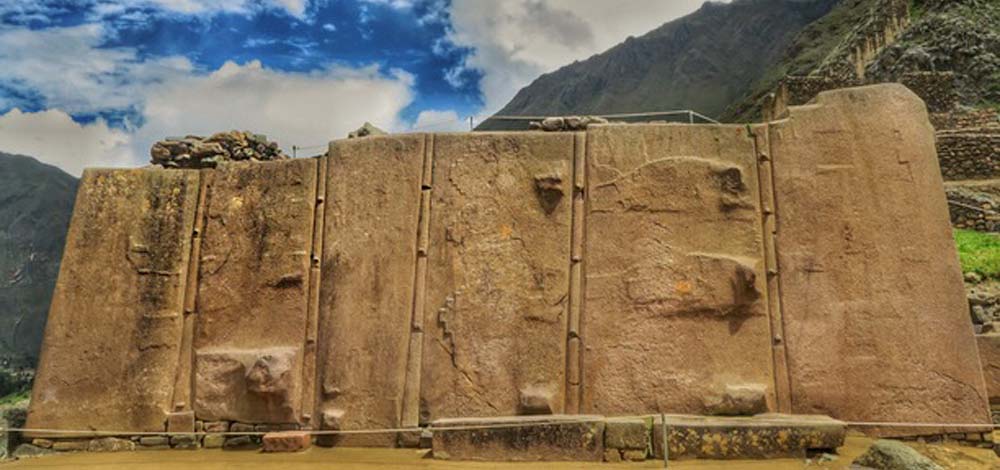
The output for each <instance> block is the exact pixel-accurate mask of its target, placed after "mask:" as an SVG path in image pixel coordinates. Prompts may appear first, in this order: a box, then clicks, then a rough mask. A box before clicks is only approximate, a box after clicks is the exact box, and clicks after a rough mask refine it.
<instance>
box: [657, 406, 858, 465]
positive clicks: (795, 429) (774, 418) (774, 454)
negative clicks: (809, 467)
mask: <svg viewBox="0 0 1000 470" xmlns="http://www.w3.org/2000/svg"><path fill="white" fill-rule="evenodd" d="M666 418H667V448H668V449H669V450H670V454H669V457H670V459H690V458H698V459H714V460H729V459H774V458H802V457H805V456H806V452H807V451H809V450H811V449H813V450H831V449H836V448H838V447H840V446H842V445H844V437H845V435H846V433H847V425H846V424H844V423H842V422H840V421H837V420H834V419H831V418H828V417H826V416H816V415H812V416H791V415H779V414H771V415H760V416H755V417H752V418H747V417H739V418H722V417H702V416H682V415H667V416H666ZM653 454H654V455H655V456H656V457H657V458H659V459H662V458H663V421H662V420H661V419H660V417H659V416H656V417H654V419H653Z"/></svg>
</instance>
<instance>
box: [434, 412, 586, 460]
mask: <svg viewBox="0 0 1000 470" xmlns="http://www.w3.org/2000/svg"><path fill="white" fill-rule="evenodd" d="M519 424H520V425H523V426H518V425H519ZM468 426H472V427H475V426H494V427H492V428H486V429H462V428H463V427H468ZM431 427H432V428H433V430H434V437H433V455H434V458H436V459H445V460H483V461H529V462H530V461H557V460H573V461H601V460H602V459H603V458H604V419H603V418H602V417H600V416H585V415H553V416H514V417H496V418H455V419H440V420H436V421H434V422H433V423H432V424H431ZM448 428H457V429H448Z"/></svg>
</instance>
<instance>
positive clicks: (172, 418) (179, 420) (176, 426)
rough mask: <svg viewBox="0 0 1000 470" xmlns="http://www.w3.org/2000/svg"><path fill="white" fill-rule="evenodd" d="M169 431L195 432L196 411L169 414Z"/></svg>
mask: <svg viewBox="0 0 1000 470" xmlns="http://www.w3.org/2000/svg"><path fill="white" fill-rule="evenodd" d="M167 432H194V412H193V411H178V412H174V413H170V414H168V415H167Z"/></svg>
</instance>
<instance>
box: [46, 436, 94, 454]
mask: <svg viewBox="0 0 1000 470" xmlns="http://www.w3.org/2000/svg"><path fill="white" fill-rule="evenodd" d="M88 446H90V441H87V440H79V439H67V440H64V441H57V442H55V443H53V444H52V450H55V451H59V452H76V451H80V450H87V447H88Z"/></svg>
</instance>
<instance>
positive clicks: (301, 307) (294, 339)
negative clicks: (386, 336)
mask: <svg viewBox="0 0 1000 470" xmlns="http://www.w3.org/2000/svg"><path fill="white" fill-rule="evenodd" d="M316 162H317V160H315V159H301V160H286V161H280V162H263V163H254V164H248V163H227V164H224V165H221V166H220V167H219V168H218V169H217V170H215V172H214V180H213V182H212V186H211V189H210V192H209V199H208V207H207V209H206V213H207V220H206V223H205V231H204V237H203V239H202V244H201V266H200V279H199V288H198V302H197V312H198V314H197V319H198V323H197V327H196V329H195V337H194V348H195V379H194V382H195V385H194V391H195V398H194V402H195V404H194V408H195V411H196V413H197V415H198V418H199V419H202V420H233V421H236V420H240V421H247V422H271V423H288V422H297V421H298V419H299V409H300V403H299V402H300V401H301V391H300V390H301V389H300V386H299V383H300V382H301V373H302V372H301V354H302V349H303V346H304V345H303V340H304V338H305V331H306V304H307V290H308V285H309V266H310V260H309V257H310V252H311V248H312V230H313V210H314V207H315V198H316V164H317V163H316Z"/></svg>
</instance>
